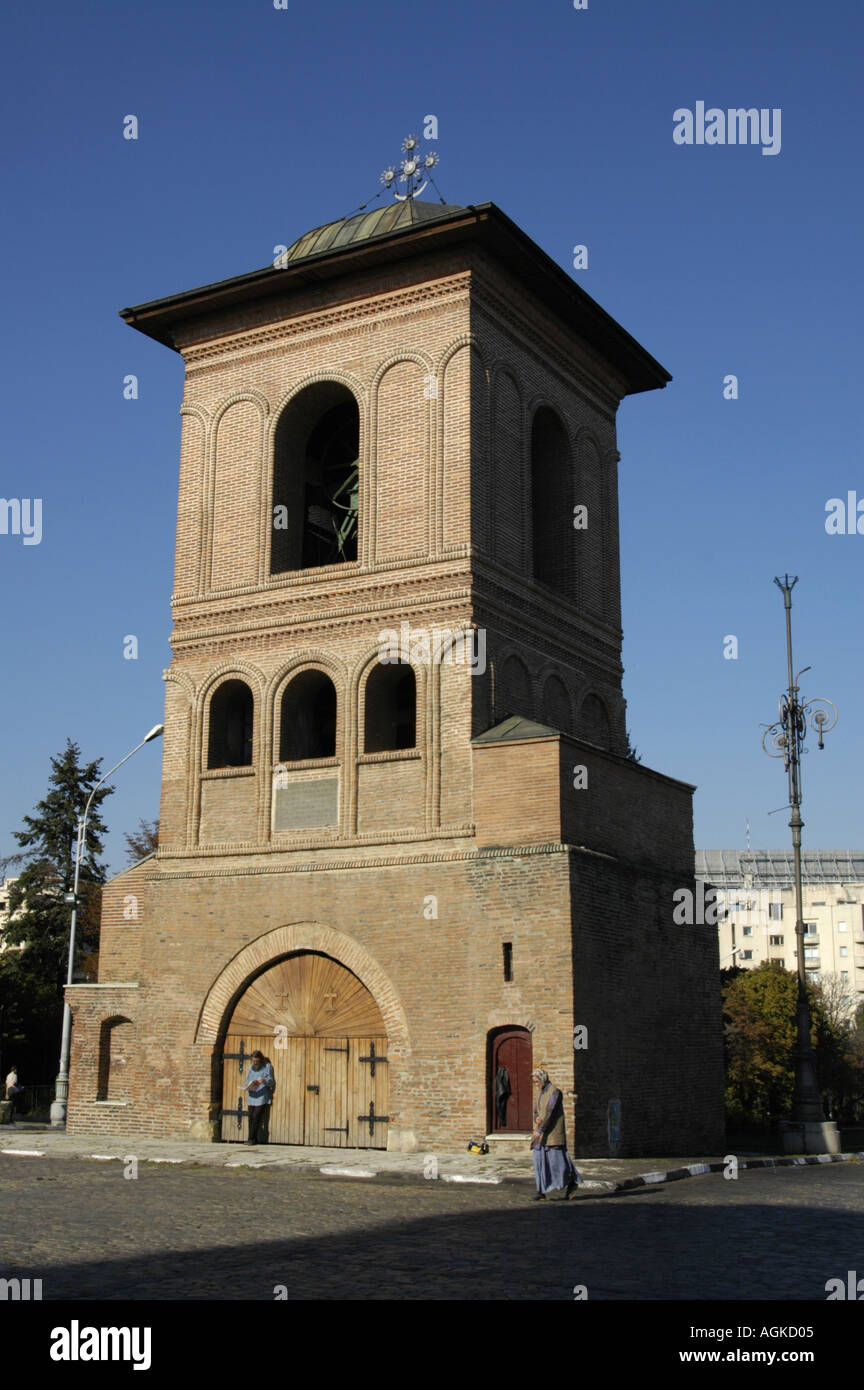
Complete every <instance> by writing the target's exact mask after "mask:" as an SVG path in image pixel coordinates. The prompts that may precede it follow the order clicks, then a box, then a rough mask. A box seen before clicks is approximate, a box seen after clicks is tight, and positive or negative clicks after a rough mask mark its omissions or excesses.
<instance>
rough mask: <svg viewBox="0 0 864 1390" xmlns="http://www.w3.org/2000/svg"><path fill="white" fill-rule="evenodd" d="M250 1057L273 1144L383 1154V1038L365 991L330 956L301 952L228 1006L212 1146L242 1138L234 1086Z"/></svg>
mask: <svg viewBox="0 0 864 1390" xmlns="http://www.w3.org/2000/svg"><path fill="white" fill-rule="evenodd" d="M256 1049H258V1050H259V1051H261V1052H263V1053H264V1055H265V1057H269V1058H270V1061H271V1062H272V1064H273V1071H274V1075H275V1077H276V1090H275V1093H274V1096H273V1103H272V1106H271V1107H270V1125H269V1139H270V1142H271V1143H275V1144H310V1145H319V1146H322V1147H327V1148H364V1149H366V1148H368V1149H386V1147H387V1123H388V1119H389V1116H388V1101H389V1078H388V1066H389V1064H388V1061H387V1030H386V1028H385V1025H384V1020H383V1018H382V1017H381V1012H380V1010H379V1008H378V1005H377V1004H376V1003H375V1000H374V998H373V997H372V995H371V994H370V992H369V990H368V989H367V988H366V986H365V985H364V984H363V983H362V981H361V980H359V979H358V978H357V976H356V975H354V974H353V973H352V972H351V971H350V970H348V969H347V968H346V967H345V966H344V965H340V963H339V962H338V961H337V960H334V959H333V958H332V957H331V956H327V955H324V954H323V953H321V952H317V951H301V952H298V953H296V954H294V955H291V956H288V957H287V958H286V959H283V960H280V961H278V962H277V963H276V964H275V965H272V966H270V967H268V968H267V969H266V970H264V971H263V973H262V974H260V975H258V976H256V978H255V979H254V980H253V981H252V983H251V984H250V985H249V986H248V988H247V989H246V990H245V991H244V993H243V994H242V995H241V996H240V998H239V999H238V1000H237V1002H236V1004H235V1006H234V1009H233V1012H232V1014H231V1018H230V1020H229V1023H228V1028H227V1032H226V1035H225V1043H224V1047H223V1054H222V1116H221V1137H222V1139H223V1140H226V1141H229V1142H230V1141H235V1142H236V1141H240V1140H244V1139H245V1138H246V1132H247V1124H248V1121H247V1114H248V1106H247V1101H246V1092H245V1091H241V1090H240V1086H241V1085H242V1083H243V1082H244V1081H245V1080H246V1073H247V1071H248V1068H249V1057H250V1054H251V1053H252V1052H254V1051H255V1050H256Z"/></svg>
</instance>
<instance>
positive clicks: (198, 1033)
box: [195, 922, 409, 1053]
mask: <svg viewBox="0 0 864 1390" xmlns="http://www.w3.org/2000/svg"><path fill="white" fill-rule="evenodd" d="M296 951H320V952H322V953H323V954H324V955H327V956H331V957H332V958H333V960H336V961H338V962H339V964H340V965H344V966H345V967H346V968H347V969H348V970H351V971H352V972H353V973H354V974H355V975H356V976H357V978H358V980H360V981H362V983H363V984H364V985H365V986H366V988H367V989H368V990H369V993H370V994H371V995H372V997H373V999H374V1000H375V1003H376V1004H377V1005H378V1008H379V1009H380V1010H381V1015H382V1017H383V1019H384V1023H385V1025H386V1028H387V1038H388V1041H389V1042H390V1044H391V1046H392V1048H393V1050H394V1051H398V1052H402V1053H405V1052H407V1051H408V1048H409V1037H408V1021H407V1019H406V1017H405V1011H404V1009H403V1008H402V1003H401V1001H400V999H399V995H398V993H397V991H396V988H395V986H394V985H393V983H392V981H391V980H390V977H389V976H388V975H387V974H385V972H384V971H383V970H382V968H381V966H380V965H379V964H378V962H377V961H376V960H375V958H374V956H372V955H370V953H369V952H368V951H367V950H366V949H365V947H363V946H361V945H360V944H359V942H357V941H355V940H354V939H353V937H350V936H348V935H346V933H345V932H341V931H336V930H335V929H334V928H333V927H325V926H323V925H322V924H321V923H320V922H292V923H290V925H287V926H282V927H277V928H276V929H275V931H271V932H265V933H264V935H263V936H259V937H256V939H255V940H254V941H250V942H249V944H248V945H247V946H244V947H243V948H242V950H240V951H238V952H237V955H236V956H234V958H233V959H232V960H230V961H229V962H228V964H227V965H226V966H225V968H224V969H223V970H222V971H220V973H219V975H217V977H216V979H215V980H214V981H213V983H212V985H211V986H210V988H209V990H208V991H207V996H206V998H205V1000H204V1003H203V1005H202V1007H201V1013H200V1015H199V1017H198V1026H197V1028H196V1030H195V1041H196V1043H205V1044H211V1045H212V1044H214V1043H215V1042H216V1041H217V1039H218V1037H219V1033H220V1030H221V1029H222V1028H223V1027H224V1026H225V1024H226V1023H227V1015H228V1010H229V1009H230V1008H232V1007H233V1005H234V1003H235V1002H236V1000H237V998H238V997H239V995H240V994H241V993H242V991H243V988H244V986H245V985H246V984H247V983H248V982H249V981H251V980H252V979H254V977H255V976H256V975H259V974H260V973H261V971H262V969H263V968H265V967H266V966H268V965H270V964H272V963H273V962H274V961H276V960H278V959H279V958H280V957H282V956H286V955H289V954H291V953H292V952H296Z"/></svg>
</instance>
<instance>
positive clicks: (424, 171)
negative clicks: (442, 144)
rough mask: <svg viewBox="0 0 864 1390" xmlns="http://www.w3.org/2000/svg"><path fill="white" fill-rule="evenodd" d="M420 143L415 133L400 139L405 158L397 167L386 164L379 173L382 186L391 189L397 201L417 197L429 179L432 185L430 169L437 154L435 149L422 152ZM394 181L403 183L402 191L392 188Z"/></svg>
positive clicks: (433, 165) (434, 162)
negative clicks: (380, 173)
mask: <svg viewBox="0 0 864 1390" xmlns="http://www.w3.org/2000/svg"><path fill="white" fill-rule="evenodd" d="M421 145H422V141H420V140H418V138H417V136H416V135H407V136H406V137H405V139H404V140H403V141H402V153H403V154H404V155H405V158H404V159H403V160H402V161H401V163H400V164H399V165H398V167H397V165H396V164H388V166H387V168H386V169H385V170H384V172H383V173H382V175H381V182H382V183H383V185H384V187H385V188H392V189H393V197H394V198H395V199H396V201H397V202H399V203H405V202H407V201H408V199H409V198H419V197H420V194H421V193H422V192H423V190H424V188H425V187H426V185H427V184H428V183H429V182H430V181H431V182H432V184H433V186H434V182H435V181H434V179H432V170H433V169H434V168H435V165H436V164H437V163H438V160H439V156H438V154H437V153H436V151H435V150H429V151H427V152H426V153H425V154H424V153H423V151H422V149H421ZM396 183H404V185H405V192H404V193H397V191H396V189H395V188H394V184H396ZM442 201H443V200H442Z"/></svg>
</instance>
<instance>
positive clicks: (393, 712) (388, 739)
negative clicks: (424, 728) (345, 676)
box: [363, 663, 417, 753]
mask: <svg viewBox="0 0 864 1390" xmlns="http://www.w3.org/2000/svg"><path fill="white" fill-rule="evenodd" d="M365 703H366V718H365V738H364V743H363V748H364V752H366V753H386V752H389V751H391V750H394V751H395V750H399V749H402V748H415V747H416V746H417V680H416V677H415V675H414V671H413V669H412V668H411V667H410V666H407V665H404V664H402V663H394V664H393V665H392V666H391V665H384V664H379V665H376V666H374V667H373V668H372V670H371V671H370V673H369V678H368V680H367V681H366V702H365Z"/></svg>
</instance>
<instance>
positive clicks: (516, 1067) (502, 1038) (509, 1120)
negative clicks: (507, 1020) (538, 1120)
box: [489, 1027, 534, 1134]
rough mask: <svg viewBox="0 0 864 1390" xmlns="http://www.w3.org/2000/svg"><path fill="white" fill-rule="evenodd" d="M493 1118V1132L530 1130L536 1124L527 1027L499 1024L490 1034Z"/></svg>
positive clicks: (522, 1132) (490, 1110) (517, 1132)
mask: <svg viewBox="0 0 864 1390" xmlns="http://www.w3.org/2000/svg"><path fill="white" fill-rule="evenodd" d="M489 1119H490V1126H489V1128H490V1132H491V1133H492V1134H530V1133H531V1130H532V1129H533V1127H534V1097H533V1093H532V1089H531V1034H530V1033H529V1032H528V1029H527V1028H517V1027H509V1028H497V1029H496V1030H495V1032H494V1033H492V1034H491V1035H490V1038H489Z"/></svg>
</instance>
